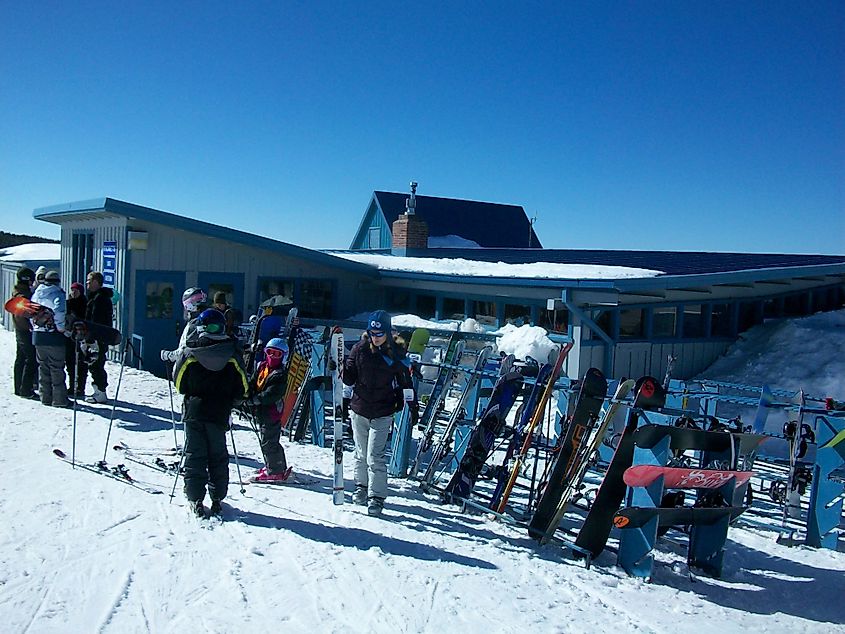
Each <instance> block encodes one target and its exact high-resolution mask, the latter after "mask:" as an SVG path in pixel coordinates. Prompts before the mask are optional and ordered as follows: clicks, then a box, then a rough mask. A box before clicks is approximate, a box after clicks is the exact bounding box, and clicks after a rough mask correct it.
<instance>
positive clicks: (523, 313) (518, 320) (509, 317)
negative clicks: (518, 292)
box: [505, 304, 531, 326]
mask: <svg viewBox="0 0 845 634" xmlns="http://www.w3.org/2000/svg"><path fill="white" fill-rule="evenodd" d="M505 323H507V324H513V325H514V326H523V325H525V324H530V323H531V307H530V306H520V305H519V304H505Z"/></svg>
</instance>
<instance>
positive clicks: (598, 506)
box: [575, 376, 666, 557]
mask: <svg viewBox="0 0 845 634" xmlns="http://www.w3.org/2000/svg"><path fill="white" fill-rule="evenodd" d="M634 389H635V392H636V395H637V396H636V397H635V398H634V404H633V407H632V409H631V411H630V412H629V414H628V420H627V422H626V424H625V428H624V429H623V430H622V436H621V437H620V439H619V443H618V444H617V445H616V451H615V452H614V453H613V458H611V460H610V465H608V468H607V472H606V473H605V476H604V479H603V480H602V483H601V485H600V486H599V490H598V492H597V493H596V499H595V501H594V502H593V505H592V506H591V507H590V511H589V512H588V513H587V517H586V518H585V520H584V524H583V525H582V526H581V530H580V531H579V532H578V537H576V539H575V545H576V546H578V547H579V548H581V549H583V550H586V551H589V552H590V553H591V554H592V556H593V557H598V556H599V555H600V554H601V551H603V550H604V546H605V544H606V543H607V538H608V537H609V536H610V529H611V528H612V526H613V516H614V514H615V513H616V511H617V509H619V506H620V505H621V504H622V499H623V498H624V497H625V491H626V490H627V487H626V485H625V482H623V480H622V476H623V475H624V473H625V470H626V469H627V468H628V467H630V466H631V463H632V462H633V460H634V432H635V431H636V429H637V424H638V422H639V417H640V412H641V411H642V410H644V409H659V408H660V407H662V406H663V404H664V403H665V402H666V390H664V389H663V386H662V385H660V383H659V382H658V381H657V379H655V378H654V377H653V376H643V377H640V378H639V379H637V383H636V385H635V386H634ZM577 552H578V551H575V553H576V556H577Z"/></svg>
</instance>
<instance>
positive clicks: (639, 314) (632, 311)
mask: <svg viewBox="0 0 845 634" xmlns="http://www.w3.org/2000/svg"><path fill="white" fill-rule="evenodd" d="M643 312H644V311H643V309H642V308H623V309H621V310H620V311H619V338H620V339H642V338H644V337H645V320H644V319H643Z"/></svg>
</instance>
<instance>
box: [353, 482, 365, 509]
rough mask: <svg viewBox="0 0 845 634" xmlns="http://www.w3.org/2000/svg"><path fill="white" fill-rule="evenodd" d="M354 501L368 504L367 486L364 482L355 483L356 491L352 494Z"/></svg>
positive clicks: (359, 504) (359, 503)
mask: <svg viewBox="0 0 845 634" xmlns="http://www.w3.org/2000/svg"><path fill="white" fill-rule="evenodd" d="M352 503H353V504H357V505H358V506H366V505H367V487H365V486H364V485H363V484H357V485H355V492H354V493H353V494H352Z"/></svg>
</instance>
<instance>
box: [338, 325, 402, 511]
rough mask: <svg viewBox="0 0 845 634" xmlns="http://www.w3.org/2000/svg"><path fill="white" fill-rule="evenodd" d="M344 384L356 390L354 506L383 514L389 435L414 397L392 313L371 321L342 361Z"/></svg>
mask: <svg viewBox="0 0 845 634" xmlns="http://www.w3.org/2000/svg"><path fill="white" fill-rule="evenodd" d="M343 383H344V385H346V386H347V387H352V388H353V394H352V399H351V401H350V403H349V407H350V409H351V410H352V415H351V416H352V435H353V437H354V439H355V493H354V494H353V496H352V500H353V502H354V503H355V504H361V505H364V504H366V505H367V513H368V514H370V515H373V516H378V515H381V512H382V510H383V509H384V501H385V498H387V458H386V451H387V438H388V435H389V433H390V429H391V427H392V425H393V414H394V413H396V412H398V411H400V410H401V409H402V407H403V403H404V402H405V401H412V400H413V398H414V391H413V389H412V388H411V381H410V374H409V372H408V365H407V361H406V359H405V351H404V350H403V349H402V348H400V347H399V346H397V345H396V343H395V342H394V340H393V336H392V333H391V324H390V315H388V314H387V313H386V312H385V311H383V310H377V311H375V312H373V313H371V314H370V316H369V318H368V319H367V332H366V336H365V337H363V338H362V339H361V341H359V342H358V343H356V344H355V345H354V346H353V348H352V351H351V352H350V353H349V356H348V357H347V358H346V360H345V361H344V364H343Z"/></svg>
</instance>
